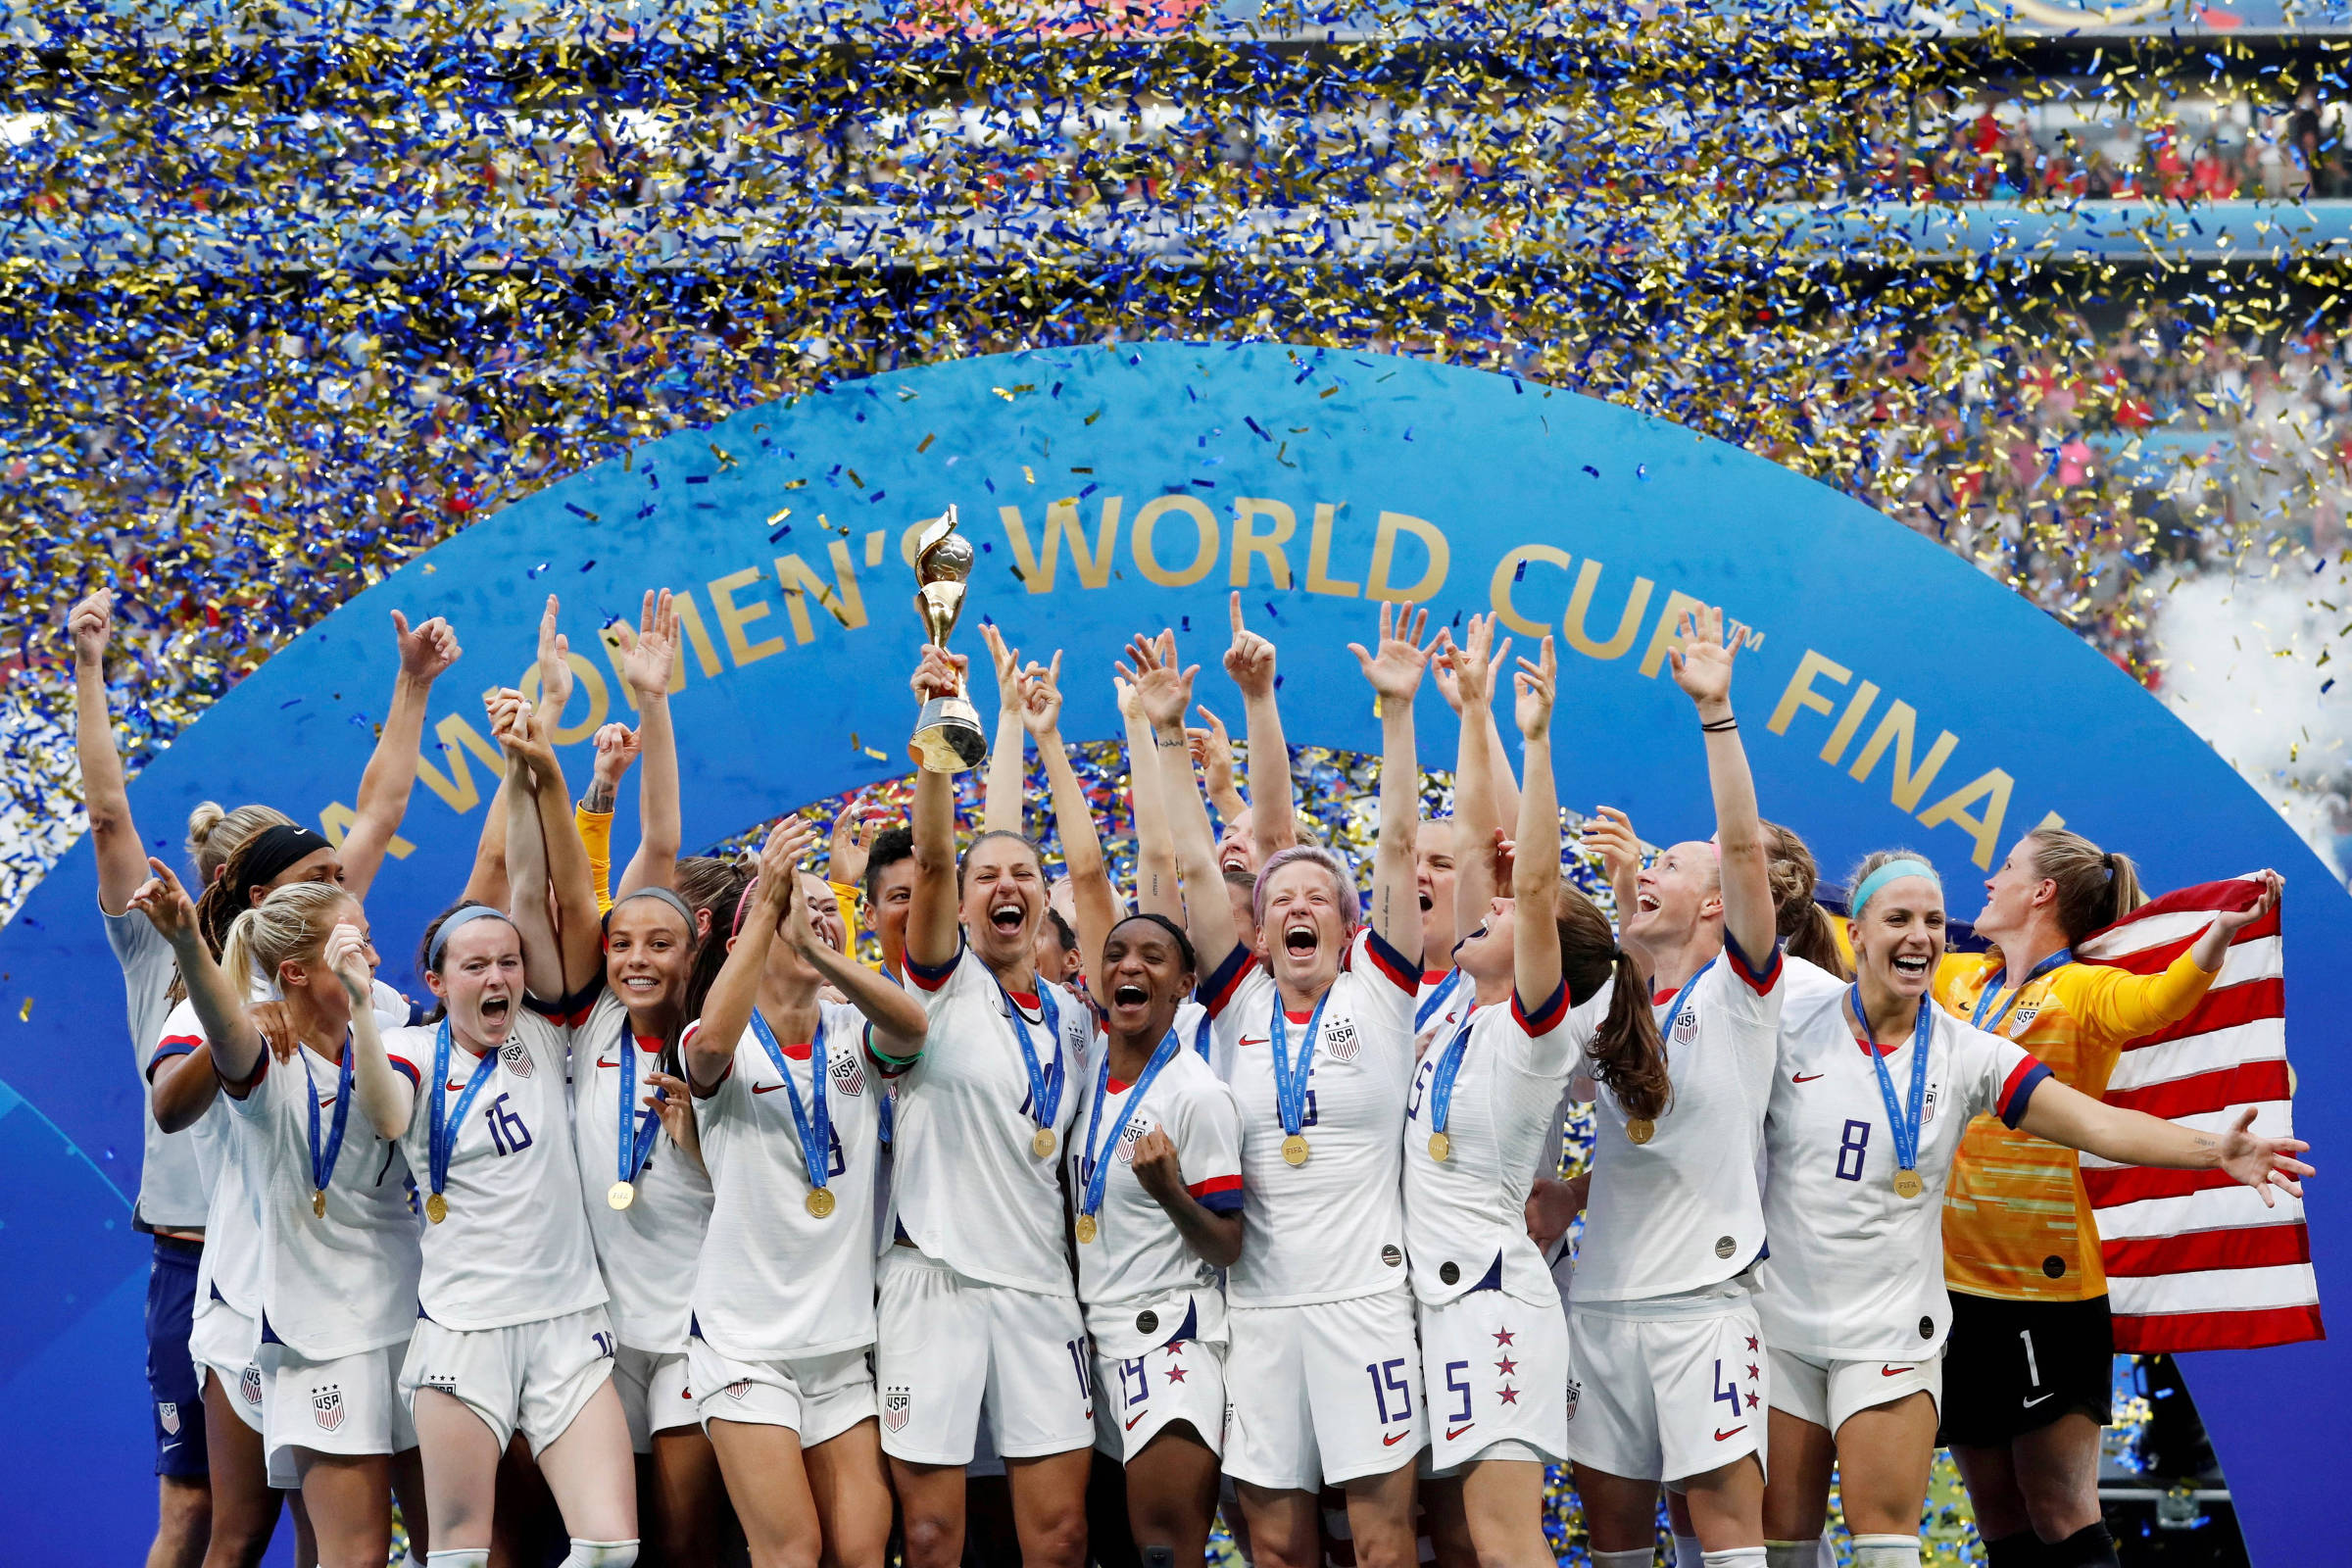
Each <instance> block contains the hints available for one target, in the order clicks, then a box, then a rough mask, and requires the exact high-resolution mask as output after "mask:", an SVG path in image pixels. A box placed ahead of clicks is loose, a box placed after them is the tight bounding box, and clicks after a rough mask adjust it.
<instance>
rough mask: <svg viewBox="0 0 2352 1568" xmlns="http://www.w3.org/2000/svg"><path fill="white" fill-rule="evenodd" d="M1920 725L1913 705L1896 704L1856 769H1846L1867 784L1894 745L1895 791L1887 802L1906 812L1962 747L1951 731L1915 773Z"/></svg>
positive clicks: (1941, 736) (1863, 749) (1947, 732)
mask: <svg viewBox="0 0 2352 1568" xmlns="http://www.w3.org/2000/svg"><path fill="white" fill-rule="evenodd" d="M1918 722H1919V715H1918V714H1917V713H1916V712H1914V711H1912V709H1911V705H1910V704H1909V703H1896V704H1894V705H1893V706H1891V707H1889V708H1888V709H1887V716H1886V717H1885V718H1882V719H1880V720H1879V727H1878V728H1877V729H1876V730H1874V731H1873V732H1872V733H1871V737H1870V744H1869V745H1867V746H1865V747H1863V748H1862V755H1861V756H1860V757H1857V758H1855V759H1854V765H1853V766H1852V767H1850V768H1848V769H1846V772H1847V773H1848V775H1850V776H1851V777H1853V778H1855V779H1860V780H1867V779H1868V778H1869V777H1870V770H1871V769H1872V768H1874V767H1876V766H1878V765H1879V759H1880V758H1882V757H1884V756H1886V755H1887V745H1888V743H1889V742H1891V743H1892V744H1893V746H1894V781H1893V788H1892V789H1890V790H1889V791H1888V792H1887V799H1889V800H1891V801H1892V802H1894V804H1895V806H1896V807H1897V808H1899V809H1902V810H1906V811H1908V810H1911V809H1914V808H1916V807H1917V806H1918V805H1919V798H1920V797H1921V796H1922V795H1925V794H1926V793H1927V792H1928V786H1929V785H1930V784H1932V783H1934V782H1935V781H1936V773H1937V772H1938V771H1939V770H1941V768H1942V767H1943V760H1944V759H1945V758H1947V757H1949V756H1951V755H1952V748H1953V747H1955V746H1957V745H1959V744H1960V739H1959V737H1958V736H1956V735H1954V734H1953V733H1952V732H1951V731H1950V730H1948V729H1947V730H1945V731H1943V732H1942V733H1941V734H1939V735H1937V736H1936V744H1935V746H1934V747H1932V748H1931V749H1930V750H1929V752H1928V758H1927V760H1926V761H1924V762H1922V763H1920V764H1919V771H1918V772H1916V773H1914V772H1912V771H1911V743H1912V738H1913V734H1914V732H1915V731H1916V729H1917V727H1918Z"/></svg>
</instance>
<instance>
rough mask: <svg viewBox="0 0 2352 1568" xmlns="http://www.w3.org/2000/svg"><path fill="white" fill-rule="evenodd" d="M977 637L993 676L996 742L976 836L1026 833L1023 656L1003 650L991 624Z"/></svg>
mask: <svg viewBox="0 0 2352 1568" xmlns="http://www.w3.org/2000/svg"><path fill="white" fill-rule="evenodd" d="M980 637H981V640H982V641H983V642H985V643H987V644H988V657H989V662H991V663H992V664H994V665H995V666H996V671H997V743H996V745H994V746H992V747H990V748H989V752H988V771H987V772H986V773H984V774H982V775H981V777H980V831H981V832H983V833H1026V832H1027V831H1028V827H1027V826H1026V823H1027V820H1028V814H1029V813H1028V810H1027V808H1026V806H1025V805H1024V803H1023V801H1022V798H1021V797H1022V792H1023V787H1024V784H1025V780H1024V778H1023V775H1024V774H1025V773H1026V772H1027V770H1028V769H1027V763H1028V760H1029V731H1028V728H1027V726H1025V725H1024V724H1023V723H1022V722H1021V708H1022V693H1021V687H1022V676H1021V651H1020V650H1019V649H1017V648H1007V647H1005V634H1004V633H1003V632H1001V631H999V630H997V625H996V622H995V621H993V620H991V621H982V622H981V623H980Z"/></svg>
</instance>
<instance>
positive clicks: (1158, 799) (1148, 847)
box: [1112, 676, 1184, 925]
mask: <svg viewBox="0 0 2352 1568" xmlns="http://www.w3.org/2000/svg"><path fill="white" fill-rule="evenodd" d="M1112 686H1113V688H1114V689H1115V690H1116V691H1117V693H1118V697H1119V719H1120V722H1121V723H1122V724H1124V725H1125V726H1126V730H1127V804H1128V807H1129V808H1130V809H1132V810H1133V811H1134V813H1135V907H1136V911H1137V912H1138V913H1140V914H1158V915H1165V916H1166V917H1167V918H1168V919H1171V920H1173V921H1175V922H1176V923H1177V924H1179V925H1182V924H1183V923H1184V895H1183V893H1182V892H1180V891H1179V889H1178V885H1177V880H1176V835H1175V832H1174V830H1173V829H1171V828H1170V827H1169V826H1168V805H1167V799H1166V786H1165V785H1164V784H1163V783H1162V782H1161V780H1160V776H1159V758H1158V755H1157V750H1156V748H1155V747H1154V745H1153V744H1152V721H1151V720H1150V719H1148V718H1146V717H1144V711H1143V710H1142V709H1141V708H1139V707H1137V706H1136V701H1135V688H1134V687H1133V686H1132V685H1130V684H1129V683H1128V681H1127V679H1126V677H1125V676H1116V677H1113V680H1112Z"/></svg>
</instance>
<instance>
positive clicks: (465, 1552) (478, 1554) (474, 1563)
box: [424, 1546, 490, 1568]
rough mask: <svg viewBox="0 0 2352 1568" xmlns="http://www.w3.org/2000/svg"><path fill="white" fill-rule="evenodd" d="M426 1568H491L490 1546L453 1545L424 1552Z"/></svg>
mask: <svg viewBox="0 0 2352 1568" xmlns="http://www.w3.org/2000/svg"><path fill="white" fill-rule="evenodd" d="M424 1568H490V1548H489V1547H488V1546H452V1547H450V1548H448V1549H446V1550H443V1551H428V1552H426V1553H425V1554H424Z"/></svg>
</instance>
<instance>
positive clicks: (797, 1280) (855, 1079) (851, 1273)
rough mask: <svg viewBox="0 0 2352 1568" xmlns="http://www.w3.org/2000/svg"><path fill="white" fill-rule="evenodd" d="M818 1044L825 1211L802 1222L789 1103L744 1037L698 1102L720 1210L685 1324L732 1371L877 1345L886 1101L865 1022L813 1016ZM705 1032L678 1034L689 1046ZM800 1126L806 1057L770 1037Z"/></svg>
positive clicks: (811, 1065) (852, 1013) (804, 1189)
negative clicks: (824, 1120) (879, 1176)
mask: <svg viewBox="0 0 2352 1568" xmlns="http://www.w3.org/2000/svg"><path fill="white" fill-rule="evenodd" d="M819 1017H820V1019H821V1023H820V1027H821V1028H822V1030H823V1033H824V1037H825V1075H826V1077H827V1078H828V1079H829V1080H830V1082H829V1083H828V1084H827V1085H826V1089H825V1105H826V1113H827V1114H828V1115H829V1116H830V1117H831V1118H832V1125H831V1128H830V1131H831V1134H832V1136H831V1137H830V1138H829V1139H828V1140H827V1150H826V1155H825V1190H826V1191H827V1192H829V1193H831V1194H832V1195H833V1200H834V1205H835V1206H834V1209H833V1212H832V1213H830V1214H828V1215H826V1216H825V1217H823V1218H822V1219H819V1218H818V1217H816V1216H815V1215H813V1214H811V1213H809V1167H808V1165H807V1163H806V1157H805V1155H804V1154H803V1153H802V1149H801V1134H800V1129H799V1127H798V1126H797V1125H795V1123H794V1121H793V1113H792V1095H791V1094H788V1093H786V1092H785V1089H784V1079H783V1078H782V1077H781V1076H779V1075H778V1073H777V1072H776V1064H775V1061H774V1059H773V1058H772V1057H770V1056H769V1055H768V1054H767V1048H766V1047H765V1046H763V1045H761V1044H760V1036H759V1033H758V1031H756V1030H754V1029H752V1028H749V1027H746V1028H745V1030H744V1031H743V1038H742V1039H741V1040H739V1041H737V1042H736V1044H735V1058H734V1060H733V1061H732V1062H731V1063H730V1064H729V1065H728V1067H727V1073H726V1076H725V1077H723V1078H721V1079H720V1080H719V1081H718V1087H717V1088H715V1089H713V1090H712V1091H711V1093H710V1094H709V1095H708V1096H705V1097H702V1098H700V1099H698V1100H697V1101H696V1102H695V1113H696V1115H697V1117H698V1119H699V1121H700V1124H701V1127H702V1138H703V1161H704V1163H706V1164H707V1165H709V1166H710V1167H711V1185H712V1187H713V1188H714V1189H715V1190H716V1194H717V1201H716V1203H715V1205H714V1206H713V1207H712V1208H711V1223H710V1229H709V1230H708V1231H707V1232H705V1233H704V1236H703V1245H702V1254H701V1256H700V1258H699V1259H698V1260H697V1262H696V1264H695V1267H694V1270H693V1284H694V1296H693V1299H694V1322H695V1327H696V1328H697V1330H699V1331H700V1333H701V1334H702V1337H703V1339H704V1341H705V1343H707V1344H708V1345H710V1347H711V1348H712V1349H714V1350H716V1351H718V1353H719V1354H721V1355H723V1356H725V1357H727V1358H728V1359H730V1360H735V1361H793V1360H803V1359H808V1358H810V1357H814V1356H822V1355H832V1354H836V1353H838V1352H840V1351H844V1350H855V1349H858V1348H863V1347H865V1346H868V1345H871V1344H873V1343H874V1211H875V1207H876V1204H877V1202H878V1201H879V1200H878V1196H877V1195H878V1191H879V1183H878V1182H877V1180H876V1169H877V1167H878V1165H879V1164H880V1162H881V1157H882V1142H881V1120H882V1091H883V1088H884V1085H883V1082H882V1076H881V1071H880V1068H879V1066H878V1064H877V1063H876V1062H875V1061H874V1060H873V1059H872V1058H871V1057H869V1056H868V1055H867V1054H866V1049H865V1043H866V1038H867V1035H866V1024H865V1015H864V1014H863V1013H861V1012H859V1011H858V1009H857V1008H856V1007H853V1006H849V1005H844V1004H841V1003H831V1002H829V1003H824V1004H822V1005H820V1007H819ZM701 1027H702V1025H701V1023H700V1022H699V1021H698V1022H696V1023H694V1024H692V1025H690V1026H688V1028H687V1031H686V1038H687V1039H689V1040H691V1039H693V1038H694V1034H695V1031H696V1030H698V1029H700V1028H701ZM776 1043H777V1046H778V1048H779V1049H780V1050H781V1051H782V1052H783V1054H784V1064H785V1066H786V1067H787V1068H789V1069H790V1070H791V1072H792V1084H793V1090H794V1092H796V1093H798V1094H799V1096H800V1097H801V1110H802V1113H803V1114H804V1115H806V1116H808V1117H809V1121H810V1123H811V1125H813V1123H814V1122H815V1119H816V1099H815V1085H814V1084H813V1082H812V1080H813V1078H814V1076H815V1071H816V1066H815V1053H814V1052H813V1051H812V1050H811V1049H810V1046H811V1043H810V1042H808V1041H787V1040H783V1039H781V1038H779V1039H778V1040H777V1042H776Z"/></svg>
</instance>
